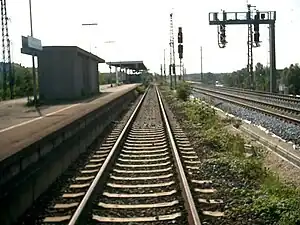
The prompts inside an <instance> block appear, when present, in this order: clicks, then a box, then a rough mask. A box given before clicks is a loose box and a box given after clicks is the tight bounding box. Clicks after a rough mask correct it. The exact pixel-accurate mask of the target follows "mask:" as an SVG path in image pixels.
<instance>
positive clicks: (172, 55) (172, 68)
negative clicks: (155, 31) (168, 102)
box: [169, 13, 176, 88]
mask: <svg viewBox="0 0 300 225" xmlns="http://www.w3.org/2000/svg"><path fill="white" fill-rule="evenodd" d="M175 65H176V64H175V47H174V30H173V13H171V14H170V65H169V74H170V81H171V88H172V87H173V84H172V72H173V75H174V87H175V88H176V67H175Z"/></svg>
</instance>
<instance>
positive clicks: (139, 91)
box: [136, 86, 146, 95]
mask: <svg viewBox="0 0 300 225" xmlns="http://www.w3.org/2000/svg"><path fill="white" fill-rule="evenodd" d="M136 91H137V93H138V94H140V95H141V94H144V93H145V91H146V88H145V86H138V87H137V88H136Z"/></svg>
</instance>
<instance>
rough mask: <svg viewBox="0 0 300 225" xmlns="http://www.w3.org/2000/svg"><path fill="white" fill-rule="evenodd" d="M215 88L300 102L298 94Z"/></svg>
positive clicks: (196, 83) (199, 84)
mask: <svg viewBox="0 0 300 225" xmlns="http://www.w3.org/2000/svg"><path fill="white" fill-rule="evenodd" d="M189 83H191V84H193V85H198V86H201V83H199V82H195V81H189ZM213 88H217V89H220V90H228V91H232V92H240V93H245V94H250V95H256V96H261V97H270V98H273V99H277V100H283V101H290V102H291V101H292V102H295V103H300V97H297V96H289V95H285V94H278V93H270V92H264V91H257V90H253V91H252V90H247V89H243V88H234V87H215V86H214V87H213Z"/></svg>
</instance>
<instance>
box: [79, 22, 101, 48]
mask: <svg viewBox="0 0 300 225" xmlns="http://www.w3.org/2000/svg"><path fill="white" fill-rule="evenodd" d="M81 25H82V26H84V27H85V26H89V27H90V26H98V23H83V24H81ZM90 53H92V43H91V41H90Z"/></svg>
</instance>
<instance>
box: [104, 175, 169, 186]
mask: <svg viewBox="0 0 300 225" xmlns="http://www.w3.org/2000/svg"><path fill="white" fill-rule="evenodd" d="M151 175H152V174H151ZM172 180H174V176H171V177H168V178H163V179H153V180H130V181H129V180H114V179H111V180H110V181H109V182H110V183H115V184H132V185H134V184H144V183H145V182H149V183H155V184H159V183H167V182H170V181H172Z"/></svg>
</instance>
